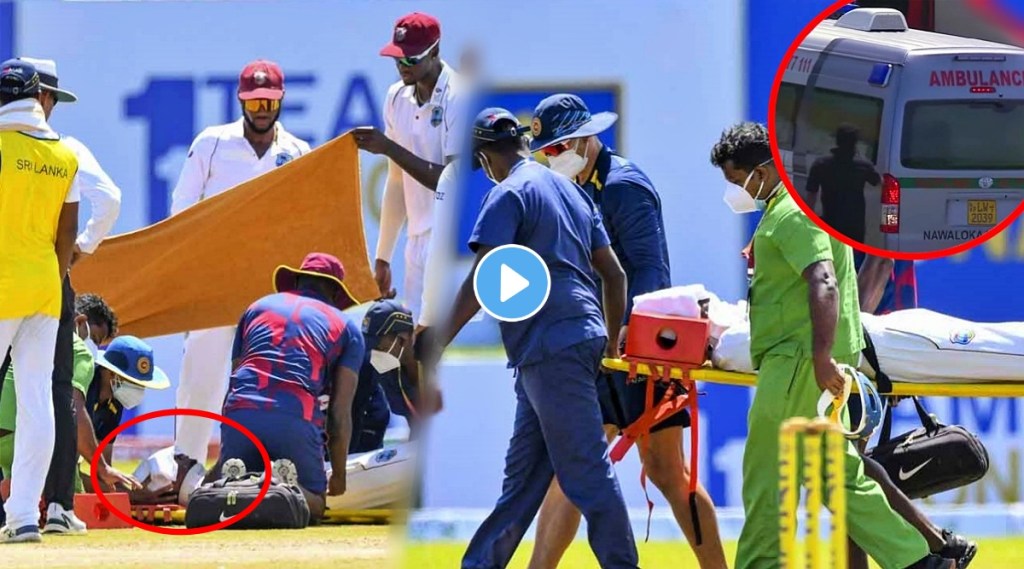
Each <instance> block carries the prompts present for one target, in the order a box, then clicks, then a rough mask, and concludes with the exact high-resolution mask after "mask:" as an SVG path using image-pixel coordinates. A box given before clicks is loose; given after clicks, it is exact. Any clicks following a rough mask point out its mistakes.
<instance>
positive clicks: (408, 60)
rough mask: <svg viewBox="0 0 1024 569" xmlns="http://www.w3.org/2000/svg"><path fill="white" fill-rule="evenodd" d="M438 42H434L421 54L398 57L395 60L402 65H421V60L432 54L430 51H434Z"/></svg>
mask: <svg viewBox="0 0 1024 569" xmlns="http://www.w3.org/2000/svg"><path fill="white" fill-rule="evenodd" d="M437 43H438V42H434V43H433V45H431V46H430V47H428V48H427V50H426V51H424V52H423V53H421V54H419V55H414V56H411V57H396V58H395V61H397V62H398V64H399V65H401V66H402V67H413V66H415V65H419V63H420V62H421V61H423V60H424V59H426V58H427V57H429V56H430V52H431V51H433V50H434V48H435V47H437Z"/></svg>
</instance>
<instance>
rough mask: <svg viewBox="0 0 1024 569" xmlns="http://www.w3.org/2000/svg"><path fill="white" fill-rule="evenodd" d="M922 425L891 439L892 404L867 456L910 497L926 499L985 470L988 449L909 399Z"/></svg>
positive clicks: (958, 427)
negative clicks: (875, 442)
mask: <svg viewBox="0 0 1024 569" xmlns="http://www.w3.org/2000/svg"><path fill="white" fill-rule="evenodd" d="M912 399H913V400H914V406H915V407H916V408H917V414H918V416H919V417H920V418H921V427H919V428H917V429H914V430H913V431H910V432H909V433H906V434H904V435H902V436H899V437H897V438H895V439H891V440H890V435H891V433H892V407H891V406H890V407H889V409H888V410H886V412H885V420H884V421H883V423H882V432H881V434H880V435H879V439H878V445H877V446H876V447H875V448H873V449H870V450H868V451H867V452H866V453H864V454H865V456H869V457H871V458H872V459H874V460H875V461H876V462H878V463H879V464H881V465H882V467H883V468H885V471H886V472H887V473H888V474H889V478H891V479H892V481H893V483H895V484H896V487H897V488H899V489H900V490H902V491H903V493H904V494H906V495H907V496H908V497H909V498H912V499H918V498H926V497H928V496H932V495H934V494H938V493H940V492H945V491H947V490H952V489H954V488H960V487H962V486H966V485H968V484H971V483H973V482H977V481H978V480H980V479H981V478H982V477H983V476H985V473H986V472H988V451H986V450H985V446H984V445H983V444H981V441H980V440H979V439H978V437H976V436H974V434H973V433H971V432H970V431H968V430H967V429H965V428H964V427H962V426H960V425H943V424H942V423H939V422H938V421H937V420H936V419H935V418H934V417H932V416H931V415H929V414H928V412H927V411H926V410H925V408H924V405H922V404H921V402H920V401H919V400H918V398H917V397H913V398H912Z"/></svg>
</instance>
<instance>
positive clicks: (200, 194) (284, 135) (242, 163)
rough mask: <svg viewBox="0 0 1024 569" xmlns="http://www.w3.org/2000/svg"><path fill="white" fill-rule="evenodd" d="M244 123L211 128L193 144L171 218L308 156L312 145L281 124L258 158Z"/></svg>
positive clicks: (239, 122) (176, 188)
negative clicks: (289, 131)
mask: <svg viewBox="0 0 1024 569" xmlns="http://www.w3.org/2000/svg"><path fill="white" fill-rule="evenodd" d="M244 120H245V119H238V120H237V121H235V122H233V123H228V124H224V125H218V126H211V127H209V128H207V129H205V130H203V132H201V133H199V136H197V137H196V139H195V140H194V141H193V142H192V146H191V148H189V150H188V158H186V159H185V166H184V167H183V168H182V170H181V176H180V177H179V178H178V184H177V185H176V186H175V187H174V192H173V193H172V194H171V215H176V214H178V213H180V212H181V211H182V210H183V209H185V208H187V207H189V206H191V205H194V204H196V203H198V202H199V201H201V200H203V199H205V198H208V197H210V196H214V195H217V194H220V193H222V192H224V191H226V190H229V189H231V188H233V187H235V186H237V185H239V184H242V183H245V182H248V181H249V180H252V179H253V178H256V177H258V176H260V175H262V174H265V173H267V172H269V171H271V170H273V169H274V168H277V167H279V166H283V165H285V164H287V163H288V162H291V161H292V160H294V159H296V158H298V157H300V156H303V155H305V154H308V153H309V150H310V149H309V144H308V143H306V141H304V140H302V139H299V138H296V137H295V136H293V135H292V134H290V133H288V132H287V131H286V130H285V129H284V126H282V125H281V123H280V122H278V123H275V125H274V129H275V136H274V142H273V143H272V144H271V145H270V149H268V150H267V152H266V153H264V154H263V156H262V157H259V156H256V151H255V150H253V148H252V145H251V144H249V141H248V140H246V139H245V135H244V129H243V126H242V125H243V121H244Z"/></svg>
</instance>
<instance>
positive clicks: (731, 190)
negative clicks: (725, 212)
mask: <svg viewBox="0 0 1024 569" xmlns="http://www.w3.org/2000/svg"><path fill="white" fill-rule="evenodd" d="M722 201H724V202H725V204H726V205H728V206H729V209H731V210H732V212H733V213H750V212H752V211H755V210H756V209H757V203H755V202H754V198H752V197H750V194H748V193H747V192H746V191H745V190H744V189H743V188H741V187H739V186H737V185H736V184H729V187H727V188H726V189H725V196H724V197H723V198H722Z"/></svg>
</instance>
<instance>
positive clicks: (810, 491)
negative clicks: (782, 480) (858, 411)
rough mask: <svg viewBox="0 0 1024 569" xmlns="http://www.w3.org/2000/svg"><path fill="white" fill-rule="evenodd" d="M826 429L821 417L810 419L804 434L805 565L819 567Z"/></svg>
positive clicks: (815, 568) (820, 564) (811, 567)
mask: <svg viewBox="0 0 1024 569" xmlns="http://www.w3.org/2000/svg"><path fill="white" fill-rule="evenodd" d="M827 429H828V422H827V421H824V420H822V419H815V420H814V421H811V423H810V425H808V427H807V433H806V434H805V435H804V464H803V474H804V484H806V485H807V506H806V508H807V538H806V539H805V542H804V547H805V548H806V551H807V566H808V567H809V568H810V569H821V568H822V563H821V561H822V559H821V508H822V503H823V500H824V492H823V491H822V490H823V481H822V468H823V466H822V460H821V451H822V445H821V436H822V434H824V433H825V432H826V430H827Z"/></svg>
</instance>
